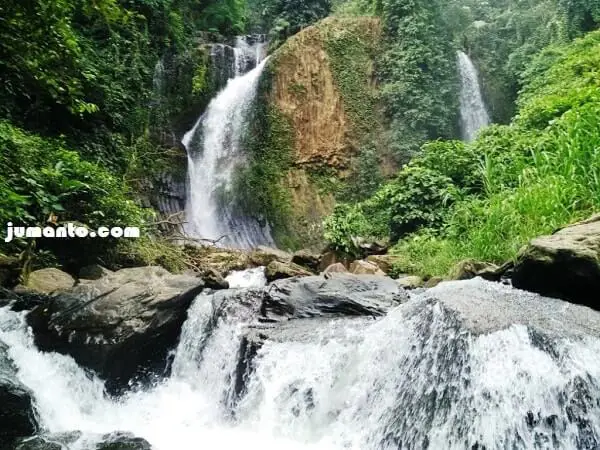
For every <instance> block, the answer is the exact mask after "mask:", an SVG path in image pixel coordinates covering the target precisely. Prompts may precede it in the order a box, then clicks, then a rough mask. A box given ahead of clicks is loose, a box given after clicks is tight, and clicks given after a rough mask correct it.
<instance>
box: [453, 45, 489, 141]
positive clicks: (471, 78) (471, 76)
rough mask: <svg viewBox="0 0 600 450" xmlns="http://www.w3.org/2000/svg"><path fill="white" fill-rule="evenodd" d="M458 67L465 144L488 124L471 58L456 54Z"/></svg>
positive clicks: (459, 53)
mask: <svg viewBox="0 0 600 450" xmlns="http://www.w3.org/2000/svg"><path fill="white" fill-rule="evenodd" d="M458 67H459V72H460V78H461V91H460V117H461V127H462V134H463V139H464V140H465V141H467V142H470V141H473V140H474V139H475V138H476V137H477V133H478V132H479V130H481V129H482V128H484V127H486V126H487V125H489V123H490V117H489V115H488V112H487V109H486V107H485V103H484V101H483V97H482V95H481V87H480V86H479V75H478V73H477V69H476V68H475V65H474V64H473V61H471V58H469V56H468V55H467V54H466V53H464V52H461V51H459V52H458Z"/></svg>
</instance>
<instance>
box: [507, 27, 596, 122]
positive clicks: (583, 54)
mask: <svg viewBox="0 0 600 450" xmlns="http://www.w3.org/2000/svg"><path fill="white" fill-rule="evenodd" d="M599 44H600V34H598V33H592V34H590V35H589V36H587V37H586V39H580V40H576V41H575V42H574V43H573V44H572V45H570V46H568V47H551V48H549V49H547V50H545V51H544V52H542V54H541V55H540V56H538V57H537V58H536V59H535V60H534V61H533V63H532V65H531V67H530V68H529V69H528V70H527V71H526V72H525V73H524V76H523V80H524V83H525V88H524V89H523V92H522V94H521V96H520V98H519V102H518V104H519V117H518V123H519V124H521V125H523V126H525V127H530V128H540V129H544V128H546V127H547V126H548V125H549V124H550V123H551V122H552V121H553V120H555V119H556V118H559V117H561V116H562V115H563V113H565V112H566V111H569V110H571V109H573V108H575V107H577V106H580V105H585V104H587V103H593V102H598V101H599V100H600V79H598V67H600V54H599V52H598V51H597V49H598V48H599V47H598V46H599Z"/></svg>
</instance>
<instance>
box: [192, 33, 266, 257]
mask: <svg viewBox="0 0 600 450" xmlns="http://www.w3.org/2000/svg"><path fill="white" fill-rule="evenodd" d="M265 45H266V44H265V42H264V39H262V38H257V37H239V38H237V40H236V45H235V47H234V48H233V54H234V58H233V59H232V61H231V66H230V67H229V68H228V67H226V65H223V62H224V61H228V60H229V58H227V57H226V54H227V53H228V51H227V47H225V46H217V47H214V48H213V52H212V54H213V57H215V58H218V60H219V64H220V71H221V72H222V73H223V74H225V75H226V76H229V75H231V74H233V78H230V79H229V81H228V82H227V85H226V86H225V87H224V88H223V90H222V91H221V92H219V94H218V95H217V96H216V97H215V98H214V99H213V100H212V101H211V103H210V104H209V106H208V108H207V110H206V112H205V113H204V114H203V115H202V116H201V117H200V118H199V119H198V121H197V122H196V124H195V126H194V127H193V128H192V129H191V130H190V131H188V132H187V133H186V134H185V136H184V138H183V140H182V142H183V145H184V146H185V148H186V149H187V154H188V181H189V188H188V198H187V204H186V220H187V224H186V226H185V227H184V229H185V232H186V234H187V235H189V236H191V237H194V238H198V239H211V240H218V243H219V245H223V246H229V247H238V248H250V247H254V246H256V245H261V244H264V245H273V240H272V238H271V235H270V231H269V227H268V225H267V224H264V223H261V221H259V220H257V219H256V218H254V217H248V216H247V215H246V214H244V213H243V212H241V211H239V208H236V206H235V199H232V198H231V188H232V183H233V181H234V177H235V174H236V172H237V171H238V170H239V169H240V167H243V165H244V163H245V161H246V155H245V153H244V148H243V138H244V132H245V127H246V124H247V116H248V112H249V108H250V107H251V106H252V103H253V101H254V98H255V95H256V90H257V87H258V81H259V79H260V76H261V73H262V71H263V69H264V66H265V64H266V61H267V60H266V59H265V58H264V56H265V55H264V53H265V48H266V47H265Z"/></svg>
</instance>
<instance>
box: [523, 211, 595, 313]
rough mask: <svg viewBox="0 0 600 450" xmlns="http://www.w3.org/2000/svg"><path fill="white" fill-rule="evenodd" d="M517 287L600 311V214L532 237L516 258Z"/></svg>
mask: <svg viewBox="0 0 600 450" xmlns="http://www.w3.org/2000/svg"><path fill="white" fill-rule="evenodd" d="M512 281H513V285H514V286H515V287H517V288H520V289H524V290H528V291H533V292H537V293H539V294H542V295H546V296H549V297H556V298H561V299H564V300H568V301H572V302H574V303H581V304H584V305H587V306H590V307H591V308H594V309H596V310H600V300H599V297H598V292H600V215H597V216H594V217H592V218H591V219H589V220H586V221H584V222H580V223H577V224H574V225H572V226H569V227H566V228H563V229H562V230H559V231H557V232H556V233H554V234H552V235H550V236H542V237H539V238H537V239H533V240H532V241H531V242H530V243H529V244H528V245H527V246H526V247H525V248H524V249H523V250H521V252H520V253H519V255H518V257H517V262H516V264H515V267H514V271H513V276H512Z"/></svg>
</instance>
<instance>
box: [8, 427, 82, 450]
mask: <svg viewBox="0 0 600 450" xmlns="http://www.w3.org/2000/svg"><path fill="white" fill-rule="evenodd" d="M81 435H82V433H81V432H80V431H71V432H64V433H49V434H42V435H39V436H34V437H29V438H24V439H21V440H19V441H17V444H16V447H15V450H62V449H64V448H70V446H71V445H72V444H74V443H75V442H77V440H78V439H79V438H81Z"/></svg>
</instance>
